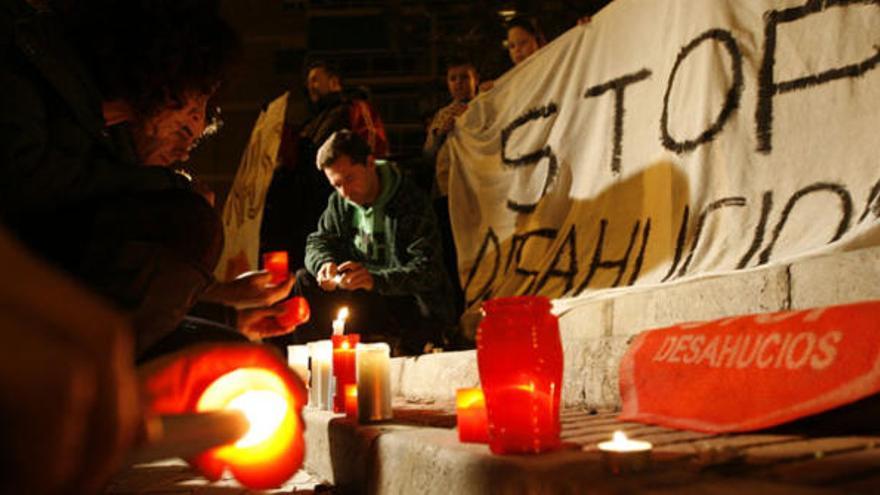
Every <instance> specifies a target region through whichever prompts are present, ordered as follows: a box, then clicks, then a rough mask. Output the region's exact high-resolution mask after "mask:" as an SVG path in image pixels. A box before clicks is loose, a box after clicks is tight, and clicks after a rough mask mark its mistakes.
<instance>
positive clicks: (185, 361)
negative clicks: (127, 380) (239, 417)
mask: <svg viewBox="0 0 880 495" xmlns="http://www.w3.org/2000/svg"><path fill="white" fill-rule="evenodd" d="M141 373H143V374H144V376H146V380H145V391H146V393H147V397H146V399H147V408H148V410H150V411H151V412H153V413H156V414H183V413H192V412H210V411H224V410H225V411H230V410H237V411H242V412H243V413H244V416H245V417H246V418H248V419H249V423H250V424H251V425H252V426H253V425H255V424H258V425H259V426H258V427H257V428H256V429H254V428H251V429H250V430H249V433H248V434H246V435H245V436H244V437H242V438H241V439H239V440H238V441H236V442H235V443H234V444H232V445H227V446H223V447H219V448H214V449H211V450H209V451H207V452H205V453H203V454H201V455H199V456H197V457H196V458H195V459H194V460H193V461H192V463H193V465H194V466H195V467H197V468H198V469H199V470H200V471H201V472H202V473H203V474H204V475H205V477H206V478H208V479H210V480H217V479H219V478H220V476H221V475H222V473H223V470H224V469H225V468H226V467H229V469H230V471H231V472H232V473H233V475H234V476H235V477H236V478H237V479H238V480H239V481H240V482H241V483H242V484H244V485H246V486H248V487H251V488H270V487H275V486H278V485H280V484H282V483H283V482H284V481H286V480H287V479H289V478H290V477H291V476H292V475H293V474H294V473H295V472H296V471H297V469H299V467H300V465H301V464H302V459H303V449H304V444H303V436H302V429H303V426H302V418H301V416H300V414H301V409H302V406H303V403H304V402H305V394H306V392H305V387H304V386H303V384H302V382H301V381H300V379H299V378H298V377H296V375H294V374H293V373H292V372H291V371H290V370H289V369H288V367H287V365H286V363H284V362H283V361H281V360H280V359H278V357H277V356H275V355H274V354H273V353H272V352H270V351H268V350H266V349H265V348H262V347H259V346H244V345H237V346H229V345H226V346H217V345H210V346H199V347H193V348H190V349H188V350H186V351H182V352H180V353H177V354H174V355H170V356H166V357H164V358H160V359H158V360H156V361H153V362H151V363H149V364H148V365H146V366H145V367H143V368H142V369H141ZM270 430H271V431H270Z"/></svg>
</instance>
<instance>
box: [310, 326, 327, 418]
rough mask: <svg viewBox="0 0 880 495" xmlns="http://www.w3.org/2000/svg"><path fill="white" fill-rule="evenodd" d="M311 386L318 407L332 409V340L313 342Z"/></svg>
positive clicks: (311, 351)
mask: <svg viewBox="0 0 880 495" xmlns="http://www.w3.org/2000/svg"><path fill="white" fill-rule="evenodd" d="M312 344H314V345H312V347H311V350H310V353H311V358H312V388H313V389H315V395H314V398H315V404H314V406H315V407H316V408H318V409H324V410H328V411H329V410H333V342H331V341H329V340H319V341H317V342H313V343H312Z"/></svg>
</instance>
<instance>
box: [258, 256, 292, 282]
mask: <svg viewBox="0 0 880 495" xmlns="http://www.w3.org/2000/svg"><path fill="white" fill-rule="evenodd" d="M263 269H264V270H266V271H267V272H269V273H270V274H271V275H272V278H271V280H270V281H269V282H270V283H272V284H275V285H277V284H280V283H282V282H284V281H285V280H287V277H288V276H290V269H289V268H288V264H287V251H270V252H268V253H263Z"/></svg>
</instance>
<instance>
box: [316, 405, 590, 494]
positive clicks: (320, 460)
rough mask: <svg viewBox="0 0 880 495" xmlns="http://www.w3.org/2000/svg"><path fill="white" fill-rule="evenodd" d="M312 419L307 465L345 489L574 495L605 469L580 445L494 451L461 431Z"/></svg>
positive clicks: (320, 413) (336, 418)
mask: <svg viewBox="0 0 880 495" xmlns="http://www.w3.org/2000/svg"><path fill="white" fill-rule="evenodd" d="M305 419H306V445H307V446H308V449H307V452H306V461H305V462H306V463H305V466H306V469H308V470H310V471H312V472H314V473H316V474H318V475H319V476H320V477H322V478H325V479H327V480H328V481H330V482H332V483H333V484H334V485H335V486H336V487H337V488H338V489H339V490H340V491H341V492H342V493H400V494H403V493H407V494H410V493H412V494H416V493H418V494H425V495H451V494H455V495H470V494H474V495H478V494H479V495H482V494H486V493H493V494H520V493H547V494H550V493H553V494H556V493H572V494H574V493H583V487H584V486H589V482H590V480H595V479H596V478H597V477H600V476H602V473H603V472H602V470H601V466H600V465H599V463H598V462H597V457H596V456H595V454H590V453H586V452H582V451H580V449H576V450H566V451H559V452H553V453H549V454H543V455H540V456H495V455H492V454H491V453H490V452H489V448H488V446H486V445H481V444H462V443H460V442H459V441H458V433H457V431H456V430H454V429H447V428H428V427H416V426H400V425H385V426H379V425H372V426H371V425H360V426H358V425H355V424H353V423H352V422H351V421H348V420H346V419H345V418H344V417H342V416H341V415H334V414H332V413H328V412H323V411H311V410H307V411H306V412H305Z"/></svg>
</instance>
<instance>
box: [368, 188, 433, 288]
mask: <svg viewBox="0 0 880 495" xmlns="http://www.w3.org/2000/svg"><path fill="white" fill-rule="evenodd" d="M407 203H408V204H406V205H401V206H402V207H401V208H400V211H401V213H402V214H401V217H400V218H399V220H398V221H397V231H396V232H395V238H396V239H395V243H396V245H397V246H398V249H399V250H400V251H402V254H404V256H405V259H406V260H407V261H405V262H404V263H403V264H402V265H401V266H398V267H393V268H389V267H380V266H373V265H367V266H366V268H367V270H369V272H370V274H371V275H372V278H373V285H374V289H375V290H376V291H377V292H379V293H380V294H385V295H407V294H413V293H415V292H422V291H426V290H431V289H435V288H437V287H439V286H440V285H441V284H442V280H443V277H446V273H445V271H444V268H443V261H442V259H443V255H442V250H441V249H442V248H441V247H440V246H441V245H442V243H441V241H440V232H439V230H438V227H437V220H436V219H435V217H434V212H433V210H432V209H431V207H430V205H429V204H428V201H427V199H426V198H423V197H421V196H417V194H416V193H414V192H411V193H409V200H408V201H407Z"/></svg>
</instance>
